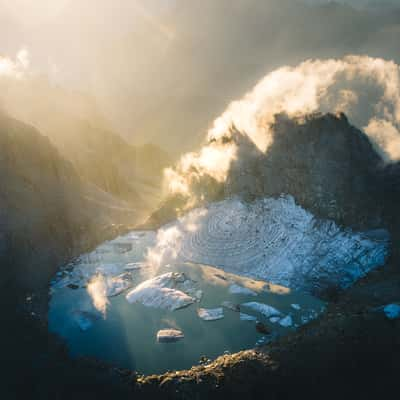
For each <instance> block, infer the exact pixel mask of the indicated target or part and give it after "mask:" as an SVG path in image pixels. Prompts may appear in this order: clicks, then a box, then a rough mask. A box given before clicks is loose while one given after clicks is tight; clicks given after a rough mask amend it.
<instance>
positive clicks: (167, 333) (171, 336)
mask: <svg viewBox="0 0 400 400" xmlns="http://www.w3.org/2000/svg"><path fill="white" fill-rule="evenodd" d="M184 337H185V335H184V334H183V332H182V331H180V330H178V329H161V330H159V331H158V332H157V342H159V343H172V342H177V341H178V340H181V339H183V338H184Z"/></svg>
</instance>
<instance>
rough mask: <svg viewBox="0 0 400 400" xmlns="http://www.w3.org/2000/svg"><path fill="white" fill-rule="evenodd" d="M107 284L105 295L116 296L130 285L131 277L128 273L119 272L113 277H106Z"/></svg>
mask: <svg viewBox="0 0 400 400" xmlns="http://www.w3.org/2000/svg"><path fill="white" fill-rule="evenodd" d="M106 284H107V296H108V297H112V296H118V295H119V294H121V293H122V292H124V291H125V290H127V289H129V288H130V287H132V278H131V276H130V274H129V273H125V274H121V275H119V276H116V277H114V278H108V279H107V281H106Z"/></svg>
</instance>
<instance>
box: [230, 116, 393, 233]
mask: <svg viewBox="0 0 400 400" xmlns="http://www.w3.org/2000/svg"><path fill="white" fill-rule="evenodd" d="M272 135H273V142H272V145H271V146H270V147H269V148H268V150H267V152H266V153H265V154H263V153H261V152H257V150H256V149H254V148H253V149H251V152H250V151H249V150H245V151H243V150H241V149H242V148H243V145H241V144H240V145H239V156H238V159H237V161H236V162H234V163H233V165H232V167H231V170H230V173H229V176H228V179H227V181H226V183H225V185H224V194H225V196H228V195H232V194H241V195H243V196H245V197H246V196H247V197H249V198H252V197H253V198H255V197H259V196H272V197H276V196H279V195H280V194H290V195H292V196H294V197H295V199H296V201H297V202H298V203H299V204H301V205H302V206H303V207H304V208H306V209H308V210H310V211H312V212H313V213H314V214H316V215H318V216H320V217H323V218H329V219H333V220H335V221H336V222H338V223H340V224H343V225H346V226H353V227H357V228H365V227H368V228H371V227H378V226H380V225H382V215H383V203H382V201H380V199H381V198H382V197H383V196H382V195H383V193H384V190H385V189H384V184H383V183H384V180H383V179H382V174H383V175H384V172H383V161H382V160H381V158H380V156H379V155H378V153H377V152H376V151H375V149H374V148H373V145H372V144H371V142H370V141H369V139H368V137H367V136H366V135H365V134H364V133H362V132H361V131H360V130H358V129H356V128H355V127H353V126H351V125H350V124H349V122H348V120H347V118H346V117H345V115H344V114H340V115H337V116H336V115H332V114H326V115H322V114H321V115H320V114H317V115H311V116H308V117H306V118H301V119H289V118H287V117H286V116H285V115H278V116H277V117H276V122H275V124H274V126H273V132H272ZM235 137H236V138H237V139H236V140H238V141H240V140H242V141H243V140H244V139H243V135H240V134H239V133H238V134H237V135H236V136H235ZM246 145H247V147H250V144H249V143H246Z"/></svg>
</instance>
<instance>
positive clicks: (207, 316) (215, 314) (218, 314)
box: [197, 307, 224, 321]
mask: <svg viewBox="0 0 400 400" xmlns="http://www.w3.org/2000/svg"><path fill="white" fill-rule="evenodd" d="M197 315H198V316H199V317H200V318H201V319H204V320H205V321H215V320H217V319H222V318H224V310H223V308H222V307H218V308H199V309H198V310H197Z"/></svg>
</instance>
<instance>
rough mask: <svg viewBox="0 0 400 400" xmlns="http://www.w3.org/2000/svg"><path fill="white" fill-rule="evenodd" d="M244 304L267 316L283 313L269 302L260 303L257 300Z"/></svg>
mask: <svg viewBox="0 0 400 400" xmlns="http://www.w3.org/2000/svg"><path fill="white" fill-rule="evenodd" d="M242 306H244V307H247V308H250V309H251V310H253V311H256V312H259V313H261V314H262V315H263V316H264V317H266V318H269V317H273V316H281V315H282V313H281V312H280V311H279V310H277V309H276V308H274V307H272V306H269V305H268V304H264V303H258V302H256V301H250V302H248V303H243V304H242Z"/></svg>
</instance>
